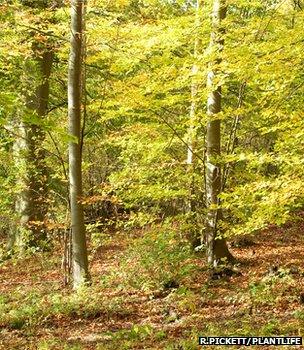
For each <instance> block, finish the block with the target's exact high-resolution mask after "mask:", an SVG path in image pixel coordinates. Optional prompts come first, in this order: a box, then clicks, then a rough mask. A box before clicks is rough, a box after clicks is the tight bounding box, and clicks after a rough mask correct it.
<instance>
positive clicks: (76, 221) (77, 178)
mask: <svg viewBox="0 0 304 350" xmlns="http://www.w3.org/2000/svg"><path fill="white" fill-rule="evenodd" d="M84 7H85V1H84V0H72V4H71V48H70V58H69V74H68V109H69V112H68V114H69V133H70V135H71V136H72V137H73V140H71V141H70V143H69V181H70V203H71V225H72V251H73V257H72V264H73V286H74V288H75V289H77V288H78V287H79V286H81V285H82V284H83V283H85V282H87V281H88V280H89V270H88V255H87V246H86V232H85V225H84V214H83V207H82V203H81V197H82V170H81V161H82V159H81V158H82V157H81V137H82V135H81V115H82V113H81V104H82V68H83V22H84V18H83V17H84V10H85V9H84Z"/></svg>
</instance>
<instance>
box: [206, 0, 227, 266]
mask: <svg viewBox="0 0 304 350" xmlns="http://www.w3.org/2000/svg"><path fill="white" fill-rule="evenodd" d="M226 6H227V5H226V1H225V0H214V2H213V11H212V32H211V38H210V50H211V53H212V56H213V54H214V53H215V54H216V59H215V60H212V62H211V63H210V67H209V72H208V76H207V89H208V99H207V115H208V122H207V134H206V207H207V210H208V211H207V218H206V245H207V259H208V263H209V264H210V265H212V266H214V267H216V266H217V265H218V263H219V262H220V261H221V260H222V259H227V260H232V255H231V254H230V252H229V250H228V247H227V244H226V241H225V239H224V238H221V237H218V222H219V220H220V219H221V216H222V214H221V210H220V208H219V205H220V203H219V194H220V191H221V166H220V163H219V157H220V154H221V121H220V119H219V118H218V117H217V114H218V113H219V112H221V99H222V96H221V86H220V83H219V64H220V63H221V53H222V50H223V47H224V39H223V34H224V30H223V28H222V26H221V22H222V20H223V19H224V18H225V16H226V8H227V7H226Z"/></svg>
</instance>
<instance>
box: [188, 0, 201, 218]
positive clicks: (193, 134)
mask: <svg viewBox="0 0 304 350" xmlns="http://www.w3.org/2000/svg"><path fill="white" fill-rule="evenodd" d="M195 11H196V13H195V26H196V32H197V29H198V28H199V26H200V12H199V11H200V0H196V8H195ZM199 44H200V39H199V35H198V34H197V35H196V37H195V40H194V50H193V59H194V63H193V66H192V82H191V106H190V115H189V122H190V127H189V130H188V150H187V152H188V153H187V164H188V172H189V173H190V174H191V176H190V181H191V183H190V186H189V188H190V193H189V197H190V198H189V201H188V211H190V212H191V211H193V210H194V208H193V207H194V201H193V198H192V197H193V194H194V188H193V185H194V179H193V172H194V168H195V157H194V153H195V147H196V142H197V127H196V124H197V115H196V114H197V113H196V111H197V102H196V98H197V73H198V64H197V55H198V50H199Z"/></svg>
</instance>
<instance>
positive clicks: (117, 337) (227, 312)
mask: <svg viewBox="0 0 304 350" xmlns="http://www.w3.org/2000/svg"><path fill="white" fill-rule="evenodd" d="M303 231H304V223H303V222H302V221H298V222H296V223H294V224H288V225H286V226H285V227H283V228H277V227H271V228H269V229H268V230H265V231H263V232H261V233H259V234H257V235H256V236H255V237H253V241H254V242H251V244H247V245H246V244H245V245H242V246H241V247H233V248H231V249H232V252H233V254H234V256H235V257H236V258H237V260H238V261H239V266H238V267H237V270H238V271H240V272H241V273H240V274H236V275H232V276H231V277H229V276H227V277H223V278H221V279H219V280H212V279H210V273H209V272H208V270H207V268H206V266H205V265H204V259H203V258H202V257H197V258H193V261H192V263H195V265H196V266H197V271H196V272H195V273H194V274H193V275H192V276H189V277H187V278H186V279H185V281H183V284H182V285H180V286H179V288H168V289H167V290H166V289H164V288H159V289H158V290H154V291H143V290H138V289H134V288H131V287H129V286H128V285H119V281H118V282H117V285H115V283H114V284H113V283H112V285H105V286H103V285H102V284H100V283H99V282H100V280H101V277H104V276H107V275H108V274H110V273H111V274H113V272H114V273H115V271H119V270H120V268H121V266H120V260H121V258H122V257H123V256H124V254H125V252H126V248H127V246H128V245H130V244H132V240H133V239H134V238H130V237H127V235H125V234H116V236H114V238H113V239H112V240H111V242H110V243H107V245H105V246H103V247H101V248H100V249H98V250H97V251H96V252H95V254H94V255H93V261H92V262H91V272H92V276H93V281H94V282H95V285H96V286H98V288H97V287H93V288H94V289H93V291H92V293H95V294H94V295H95V296H94V298H95V299H96V302H98V300H99V299H100V300H101V301H102V302H106V303H109V305H110V306H107V307H106V309H102V307H101V310H100V312H98V309H97V311H96V307H95V309H94V308H93V311H92V313H91V314H89V313H87V314H85V313H83V314H82V313H81V310H80V311H79V312H75V313H74V314H73V313H69V314H66V315H61V314H60V313H59V314H58V315H56V314H54V315H52V317H50V318H46V319H42V320H41V324H36V325H34V326H32V327H26V326H25V327H21V329H12V328H10V327H8V325H5V324H4V325H2V329H1V330H0V349H105V350H106V349H127V348H130V349H192V348H197V349H199V346H196V345H195V344H197V337H198V336H199V335H201V336H203V335H211V334H212V335H218V336H220V335H233V334H235V335H240V334H243V335H248V336H249V335H252V336H255V335H274V334H277V335H300V334H301V332H302V331H303V327H304V323H303V318H304V317H303V315H304V309H303V302H304V266H303V259H304V236H303ZM0 276H1V283H0V296H1V295H8V294H13V293H15V292H16V290H19V291H22V292H23V293H26V292H27V291H29V292H30V291H33V290H35V291H37V293H40V294H41V298H43V297H45V298H46V300H47V296H48V294H49V293H52V292H54V290H56V291H57V292H60V293H62V295H68V294H69V293H71V292H70V291H69V290H67V289H65V290H64V289H63V286H62V276H61V273H60V257H59V256H54V255H53V256H52V255H50V254H49V253H44V254H43V255H42V254H38V255H36V256H32V257H29V258H26V259H23V260H19V261H17V262H16V263H13V261H7V262H5V263H3V264H2V265H1V266H0ZM102 302H101V304H100V305H103V304H102ZM111 303H112V304H111ZM0 312H1V310H0ZM297 315H302V317H300V318H299V317H298V316H297ZM187 341H188V343H187ZM189 344H192V345H191V346H193V347H190V345H189ZM187 346H188V347H187ZM218 348H220V347H218ZM261 348H263V349H267V347H259V349H261Z"/></svg>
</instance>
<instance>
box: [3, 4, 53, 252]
mask: <svg viewBox="0 0 304 350" xmlns="http://www.w3.org/2000/svg"><path fill="white" fill-rule="evenodd" d="M47 8H48V4H47V3H44V4H43V6H42V4H40V3H38V2H37V3H36V4H34V5H33V4H32V5H31V8H28V9H27V11H29V12H31V11H33V10H40V11H43V10H46V9H47ZM37 33H38V34H39V35H37ZM26 34H27V36H28V40H30V42H31V56H30V57H28V58H26V60H25V62H24V75H23V77H22V78H21V81H22V84H23V92H24V95H23V100H24V106H25V108H23V109H22V111H20V112H19V113H18V114H19V115H18V117H17V121H16V123H15V125H14V128H15V129H16V133H17V135H18V137H17V138H16V140H15V143H14V147H13V149H14V156H15V163H16V166H17V168H18V172H19V180H18V181H19V189H20V190H19V193H18V195H17V197H16V201H15V211H16V214H17V217H18V223H19V227H18V229H17V230H12V232H11V238H10V244H9V248H12V247H13V246H14V244H15V242H16V243H17V245H18V246H19V247H23V246H39V245H41V244H42V242H43V241H45V239H46V227H45V217H46V214H47V209H48V199H47V197H48V190H47V182H48V171H47V167H46V163H45V157H46V155H45V149H44V148H43V142H44V140H45V130H44V128H43V120H44V118H45V116H46V114H47V108H48V102H49V85H50V75H51V69H52V64H53V58H54V50H53V44H52V42H51V40H50V38H49V37H48V36H45V35H42V34H41V33H39V30H38V31H35V30H32V31H30V32H26Z"/></svg>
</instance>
